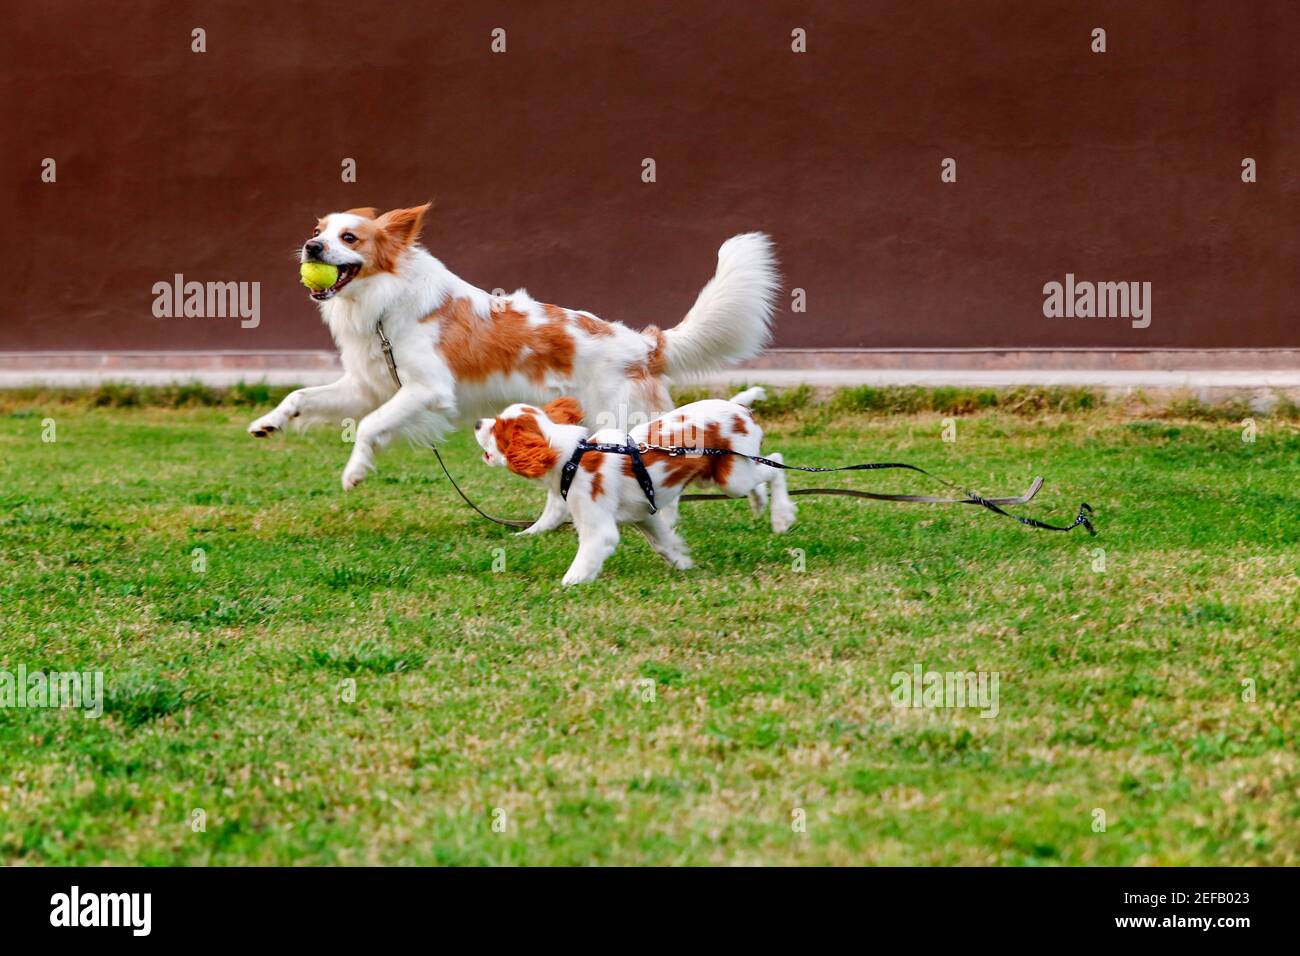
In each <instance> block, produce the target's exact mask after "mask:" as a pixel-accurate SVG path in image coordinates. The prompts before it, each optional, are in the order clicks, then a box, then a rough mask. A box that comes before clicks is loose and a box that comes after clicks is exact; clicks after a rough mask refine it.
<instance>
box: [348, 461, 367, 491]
mask: <svg viewBox="0 0 1300 956" xmlns="http://www.w3.org/2000/svg"><path fill="white" fill-rule="evenodd" d="M369 472H370V469H369V468H368V467H366V466H365V465H361V464H353V463H351V462H349V463H348V466H347V467H346V468H344V469H343V490H344V491H351V490H352V489H353V488H355V487H356V486H357V485H359V484H361V482H363V481H365V478H366V475H367V474H369Z"/></svg>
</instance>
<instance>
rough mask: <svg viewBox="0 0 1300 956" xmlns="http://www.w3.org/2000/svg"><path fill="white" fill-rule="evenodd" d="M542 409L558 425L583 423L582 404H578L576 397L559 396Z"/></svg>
mask: <svg viewBox="0 0 1300 956" xmlns="http://www.w3.org/2000/svg"><path fill="white" fill-rule="evenodd" d="M542 411H544V412H545V413H546V417H547V418H549V419H550V420H551V421H553V422H555V424H557V425H580V424H582V406H581V405H579V404H578V400H577V399H576V398H569V397H567V396H565V397H564V398H557V399H555V401H553V402H547V403H546V404H545V405H543V406H542Z"/></svg>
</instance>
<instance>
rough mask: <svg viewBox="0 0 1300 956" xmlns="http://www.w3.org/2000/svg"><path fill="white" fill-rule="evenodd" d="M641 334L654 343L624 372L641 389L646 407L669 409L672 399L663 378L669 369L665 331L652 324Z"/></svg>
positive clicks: (656, 409) (654, 409)
mask: <svg viewBox="0 0 1300 956" xmlns="http://www.w3.org/2000/svg"><path fill="white" fill-rule="evenodd" d="M641 334H642V335H643V336H645V337H647V338H649V339H651V340H653V342H654V345H653V346H652V347H651V349H650V351H649V352H648V353H646V356H645V358H644V359H642V360H641V361H639V362H631V363H629V364H628V365H627V366H625V367H624V369H623V372H624V374H626V375H627V377H628V379H629V380H630V382H631V383H632V388H634V389H639V390H640V392H641V397H642V401H643V402H644V404H645V407H646V408H649V409H651V410H652V411H662V410H667V409H669V408H671V407H672V399H671V398H670V397H669V395H668V390H667V389H666V388H664V383H663V378H662V376H663V375H664V373H665V372H667V371H668V362H667V360H666V359H665V358H664V333H663V332H662V331H660V330H659V329H658V328H656V327H655V326H653V325H650V326H647V327H646V329H645V331H643V332H642V333H641Z"/></svg>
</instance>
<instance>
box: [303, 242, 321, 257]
mask: <svg viewBox="0 0 1300 956" xmlns="http://www.w3.org/2000/svg"><path fill="white" fill-rule="evenodd" d="M302 250H303V252H305V253H307V255H309V256H318V255H320V254H321V253H322V252H324V251H325V243H323V242H316V241H315V240H313V241H311V242H309V243H307V244H306V245H304V246H303V247H302Z"/></svg>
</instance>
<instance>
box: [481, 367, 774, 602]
mask: <svg viewBox="0 0 1300 956" xmlns="http://www.w3.org/2000/svg"><path fill="white" fill-rule="evenodd" d="M763 397H764V394H763V390H762V389H761V388H751V389H749V390H747V391H744V392H741V393H740V394H739V395H736V396H735V397H734V398H732V399H731V400H730V401H721V400H718V399H709V400H707V401H703V402H692V403H691V404H689V405H683V406H682V407H681V408H679V409H677V410H676V411H675V412H672V413H670V414H668V415H665V416H663V417H662V418H658V419H656V420H655V421H652V422H649V423H647V424H644V425H638V426H637V427H636V428H633V429H632V431H631V432H628V433H623V432H620V431H618V430H616V429H604V430H602V431H598V432H596V433H595V434H594V435H590V436H589V435H588V431H587V429H586V428H584V427H582V425H581V424H580V422H581V421H582V417H583V415H582V408H581V407H580V406H579V404H578V403H577V402H576V401H575V400H574V399H572V398H561V399H557V400H556V401H553V402H550V403H549V404H547V405H544V406H543V407H541V408H537V407H535V406H532V405H511V406H510V407H509V408H507V409H506V410H505V411H503V412H502V413H501V414H500V415H498V416H497V417H496V418H483V419H480V420H479V421H477V422H476V423H475V424H474V437H475V438H476V439H477V440H478V443H479V447H481V448H482V449H483V460H484V461H485V462H487V463H488V464H489V465H494V466H505V467H506V468H509V469H510V470H511V471H513V472H514V473H515V474H517V475H522V476H523V477H525V478H533V479H537V480H540V481H542V482H544V483H545V485H546V509H545V510H544V511H543V512H542V517H541V518H539V519H538V521H537V523H536V524H535V525H533V527H531V528H529V529H528V531H529V532H532V531H548V530H550V529H552V528H554V527H557V526H558V525H559V524H560V523H561V522H563V521H564V519H565V517H566V508H565V504H564V500H563V499H562V498H561V496H560V482H561V475H562V472H563V469H564V465H565V464H566V463H567V462H568V461H569V460H570V458H572V456H573V453H574V450H575V449H576V448H577V445H578V443H579V442H580V441H583V440H584V439H586V440H590V441H592V442H608V443H611V444H623V443H624V440H625V438H627V439H631V441H632V442H634V443H644V444H646V445H652V446H653V445H658V446H663V447H675V448H730V449H732V450H733V451H735V452H738V453H739V454H737V455H716V456H713V455H710V456H705V455H692V454H685V455H669V454H668V453H667V452H664V451H656V450H653V449H648V450H646V451H643V452H642V453H641V459H642V461H644V462H645V466H646V471H647V472H648V473H649V475H650V478H651V480H652V481H653V483H654V488H655V501H656V504H657V505H658V507H659V509H660V510H659V511H657V512H654V513H651V510H650V504H649V501H648V499H647V497H646V495H645V492H644V491H643V490H642V488H641V485H640V484H639V483H638V481H637V480H636V477H635V473H634V471H633V465H632V459H631V458H630V457H629V456H627V455H620V454H617V453H612V452H599V451H587V452H586V453H584V454H583V456H582V458H581V461H580V462H579V465H578V469H577V472H576V474H575V475H574V477H573V480H572V484H571V485H570V486H569V489H568V509H567V511H568V512H569V513H571V514H572V516H573V524H574V526H575V527H576V528H577V530H578V553H577V556H576V557H574V559H573V564H571V565H570V566H569V570H568V572H567V573H565V575H564V580H563V583H564V584H583V583H586V582H588V581H594V580H595V579H596V576H597V575H598V574H600V569H601V566H602V565H604V563H605V559H606V558H608V557H609V556H610V555H611V554H613V553H614V549H615V548H617V547H618V526H619V525H620V524H635V525H636V526H637V527H638V528H639V529H640V530H641V531H642V532H643V533H644V534H645V536H646V538H647V539H649V541H650V547H652V548H654V550H655V551H657V552H658V553H659V554H660V555H662V556H663V558H664V560H666V561H667V562H668V563H669V564H671V565H672V566H673V567H675V568H681V569H685V568H689V567H691V558H690V553H689V552H688V551H687V548H686V542H685V541H683V540H682V538H681V535H679V534H678V533H677V529H676V528H675V527H674V524H673V523H674V518H675V515H676V510H677V509H676V508H675V507H674V505H675V504H676V502H677V498H678V496H679V495H680V494H681V493H682V489H683V488H685V487H686V486H687V485H688V484H690V483H692V482H699V483H702V484H710V485H715V486H717V487H718V488H719V489H720V490H721V491H722V492H723V493H724V494H727V495H730V496H731V497H733V498H739V497H740V496H741V495H749V499H750V504H751V505H752V507H753V509H754V513H755V514H761V513H762V511H763V508H764V507H766V505H767V497H768V496H767V488H768V487H770V488H771V499H772V530H773V531H774V532H776V533H777V534H781V533H782V532H784V531H787V530H789V528H790V526H791V525H792V524H794V519H795V505H794V502H793V501H791V500H790V494H789V491H788V489H787V488H786V482H785V472H784V471H782V470H781V469H779V468H774V467H772V466H771V465H764V464H760V463H758V462H755V461H751V460H749V459H748V458H743V457H740V456H741V455H761V454H762V452H761V448H762V444H763V430H762V429H761V428H759V427H758V425H757V424H756V423H755V422H754V416H753V414H752V413H751V412H750V409H749V406H750V405H752V404H753V403H754V402H756V401H760V400H761V399H762V398H763ZM765 457H767V458H769V459H771V460H772V461H775V462H780V461H782V460H783V459H782V458H781V455H780V454H779V453H777V452H770V453H769V454H767V455H766V456H765Z"/></svg>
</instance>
